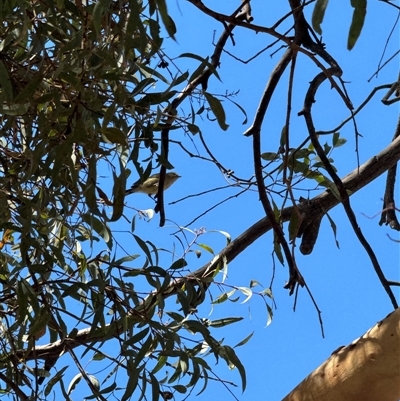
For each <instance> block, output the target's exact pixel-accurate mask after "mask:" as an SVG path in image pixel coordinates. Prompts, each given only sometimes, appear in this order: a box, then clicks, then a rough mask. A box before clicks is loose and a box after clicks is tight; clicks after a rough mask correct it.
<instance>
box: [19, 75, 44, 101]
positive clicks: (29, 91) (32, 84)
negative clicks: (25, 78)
mask: <svg viewBox="0 0 400 401" xmlns="http://www.w3.org/2000/svg"><path fill="white" fill-rule="evenodd" d="M42 80H43V77H42V76H41V75H36V76H35V77H34V78H32V79H31V80H30V81H29V82H28V83H27V84H26V86H25V87H24V89H22V91H21V92H19V93H18V95H17V96H16V97H15V99H14V102H15V103H27V102H29V101H30V100H32V98H33V94H34V93H35V91H36V89H37V88H38V86H39V85H40V83H41V82H42Z"/></svg>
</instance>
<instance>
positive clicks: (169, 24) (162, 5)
mask: <svg viewBox="0 0 400 401" xmlns="http://www.w3.org/2000/svg"><path fill="white" fill-rule="evenodd" d="M156 1H157V8H158V11H159V13H160V14H161V19H162V22H163V23H164V26H165V29H166V30H167V32H168V35H169V36H170V37H171V38H172V39H174V40H175V34H176V26H175V22H174V21H173V19H172V18H171V17H170V16H169V14H168V10H167V4H166V2H165V0H156Z"/></svg>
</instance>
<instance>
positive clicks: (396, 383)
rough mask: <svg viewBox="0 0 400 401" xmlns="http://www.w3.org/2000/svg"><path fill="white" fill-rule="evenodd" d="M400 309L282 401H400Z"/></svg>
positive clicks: (308, 378) (337, 355) (317, 370)
mask: <svg viewBox="0 0 400 401" xmlns="http://www.w3.org/2000/svg"><path fill="white" fill-rule="evenodd" d="M399 353H400V309H396V310H395V311H394V312H392V313H391V314H390V315H388V316H387V317H386V318H385V319H384V320H383V321H381V322H379V323H378V324H376V325H375V326H374V327H373V328H372V329H370V330H368V332H367V333H365V334H364V335H363V336H362V337H360V338H358V339H357V340H355V341H353V342H352V343H351V344H350V345H348V346H347V347H340V348H338V350H336V351H335V352H333V353H332V355H331V357H330V358H329V359H328V360H326V361H325V362H324V363H323V364H322V365H321V366H320V367H319V368H318V369H316V370H315V371H314V372H312V373H311V374H310V375H309V376H308V377H307V378H306V379H304V380H303V381H302V382H301V383H300V384H299V385H298V386H297V387H296V388H295V389H294V390H293V391H292V392H291V393H290V394H288V395H287V396H286V397H285V398H284V399H283V400H282V401H308V400H318V401H338V400H340V401H360V400H362V401H377V400H379V401H397V400H398V399H399V398H400V358H399Z"/></svg>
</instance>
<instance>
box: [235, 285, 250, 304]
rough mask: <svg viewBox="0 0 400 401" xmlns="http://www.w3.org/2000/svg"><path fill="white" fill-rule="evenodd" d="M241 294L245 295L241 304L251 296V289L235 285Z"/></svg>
mask: <svg viewBox="0 0 400 401" xmlns="http://www.w3.org/2000/svg"><path fill="white" fill-rule="evenodd" d="M236 288H237V289H238V290H239V291H240V292H241V293H242V294H244V295H246V299H245V300H244V301H243V302H242V304H244V303H246V302H247V301H248V300H249V299H250V298H251V297H252V296H253V291H251V289H250V288H247V287H236Z"/></svg>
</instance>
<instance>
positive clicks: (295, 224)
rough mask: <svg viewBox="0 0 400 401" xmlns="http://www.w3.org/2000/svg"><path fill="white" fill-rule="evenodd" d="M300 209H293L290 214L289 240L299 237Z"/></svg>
mask: <svg viewBox="0 0 400 401" xmlns="http://www.w3.org/2000/svg"><path fill="white" fill-rule="evenodd" d="M299 213H300V212H299V211H298V210H295V209H293V212H292V215H291V216H290V221H289V227H288V231H289V240H290V241H293V240H294V239H295V238H296V237H297V233H298V230H299V225H300V223H301V221H300V220H299Z"/></svg>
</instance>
